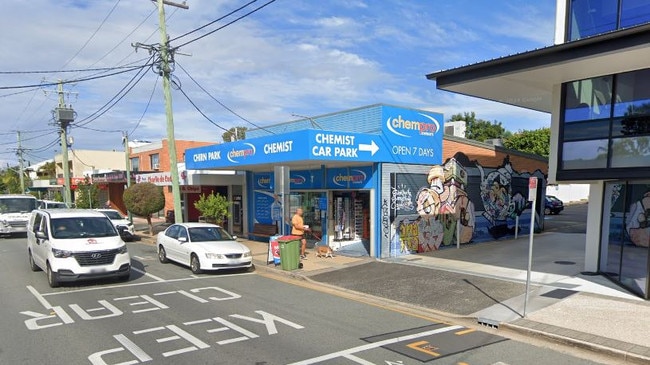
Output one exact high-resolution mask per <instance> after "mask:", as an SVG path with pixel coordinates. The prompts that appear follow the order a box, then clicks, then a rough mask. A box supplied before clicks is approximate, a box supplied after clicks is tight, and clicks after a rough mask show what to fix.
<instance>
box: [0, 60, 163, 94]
mask: <svg viewBox="0 0 650 365" xmlns="http://www.w3.org/2000/svg"><path fill="white" fill-rule="evenodd" d="M148 66H151V65H150V64H147V65H142V66H134V67H131V68H128V69H126V70H122V71H119V72H113V73H110V74H107V75H104V76H94V77H86V78H80V79H75V80H66V81H60V82H48V83H42V84H38V85H17V86H0V90H12V89H27V88H42V87H44V86H55V85H59V84H73V83H77V82H84V81H92V80H97V79H103V78H106V77H109V76H115V75H120V74H123V73H127V72H130V71H133V70H137V69H139V68H144V67H148Z"/></svg>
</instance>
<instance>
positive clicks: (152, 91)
mask: <svg viewBox="0 0 650 365" xmlns="http://www.w3.org/2000/svg"><path fill="white" fill-rule="evenodd" d="M159 79H160V76H158V77H157V78H156V82H155V83H154V84H153V88H152V89H151V95H149V101H147V106H146V107H145V108H144V111H143V112H142V115H141V116H140V119H139V120H138V123H136V125H135V127H133V129H132V130H131V133H129V134H127V135H126V136H127V137H129V136H131V135H132V134H133V132H135V130H136V129H138V127H139V126H140V123H141V122H142V119H143V118H144V116H145V114H147V110H149V105H150V104H151V100H152V99H153V94H154V92H155V91H156V86H158V80H159Z"/></svg>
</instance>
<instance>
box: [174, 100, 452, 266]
mask: <svg viewBox="0 0 650 365" xmlns="http://www.w3.org/2000/svg"><path fill="white" fill-rule="evenodd" d="M442 136H443V116H442V114H439V113H433V112H429V111H424V110H415V109H406V108H399V107H394V106H388V105H383V104H377V105H371V106H367V107H363V108H358V109H353V110H348V111H343V112H338V113H332V114H328V115H323V116H319V117H313V118H308V119H302V120H297V121H293V122H288V123H283V124H278V125H274V126H268V127H264V128H263V129H255V130H249V131H247V136H246V139H245V140H241V141H235V142H229V143H222V144H216V145H212V146H204V147H198V148H193V149H188V150H186V151H185V163H186V166H187V168H188V169H191V170H236V171H245V176H246V179H245V180H246V182H245V186H244V188H243V203H242V206H243V217H244V218H243V219H244V222H245V229H244V230H245V232H246V234H245V235H247V236H248V237H249V238H251V239H257V240H268V239H269V238H268V234H269V233H279V234H283V233H286V234H289V232H290V221H291V217H292V215H293V214H294V213H295V210H296V209H297V208H298V207H300V208H302V209H303V212H304V213H303V219H304V222H305V224H306V225H309V227H310V228H311V231H312V233H311V234H310V235H308V237H307V238H308V240H310V241H312V242H313V243H315V244H328V245H330V246H331V247H332V248H333V249H334V250H336V251H340V252H341V253H344V254H345V253H349V254H351V255H360V256H361V255H365V256H371V257H378V258H379V257H388V256H392V255H395V254H399V253H397V252H396V251H395V249H394V248H395V247H400V246H402V247H403V245H404V243H402V240H401V239H400V237H402V236H403V237H406V236H408V235H409V234H412V233H413V232H405V231H404V229H403V228H401V227H402V226H400V227H398V226H396V225H395V224H394V223H395V222H396V221H397V220H398V219H401V220H403V219H404V217H401V218H400V216H401V215H400V211H404V210H409V211H413V212H415V209H416V206H417V205H418V202H417V201H416V197H417V193H418V190H419V189H420V188H422V187H424V186H420V185H426V187H428V182H427V176H428V174H429V171H430V169H431V167H432V166H433V165H440V164H441V162H442ZM414 177H415V179H414ZM416 234H417V232H416ZM391 242H392V243H391ZM396 242H397V243H396ZM391 247H392V248H391ZM401 252H402V253H407V252H406V251H401Z"/></svg>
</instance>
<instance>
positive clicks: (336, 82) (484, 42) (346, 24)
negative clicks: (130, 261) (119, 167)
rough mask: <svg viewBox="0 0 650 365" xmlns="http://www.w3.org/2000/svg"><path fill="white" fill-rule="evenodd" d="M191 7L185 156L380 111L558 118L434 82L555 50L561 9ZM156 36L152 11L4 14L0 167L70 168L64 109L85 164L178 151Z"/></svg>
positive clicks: (537, 123) (144, 2) (74, 8)
mask: <svg viewBox="0 0 650 365" xmlns="http://www.w3.org/2000/svg"><path fill="white" fill-rule="evenodd" d="M177 2H178V3H180V2H182V1H181V0H177ZM185 3H186V5H187V6H189V9H181V8H176V7H172V6H165V15H166V22H165V25H166V30H167V34H168V35H169V38H170V40H171V41H170V45H171V46H172V47H175V48H176V54H175V57H174V60H175V61H176V62H175V67H174V70H173V73H172V81H173V82H172V91H171V94H172V110H173V120H174V137H175V139H177V140H179V139H180V140H198V141H208V142H215V143H219V142H222V141H223V139H222V134H223V132H224V131H225V130H228V129H230V128H232V127H247V128H249V129H254V128H258V127H264V126H268V125H273V124H277V123H284V122H288V121H292V120H297V119H303V118H302V117H298V116H307V117H317V116H319V115H324V114H329V113H334V112H339V111H343V110H347V109H354V108H359V107H363V106H367V105H372V104H377V103H383V104H389V105H395V106H399V107H405V108H415V109H423V110H429V111H434V112H439V113H442V114H443V115H444V118H445V120H447V119H448V118H449V117H451V116H452V115H453V114H458V113H464V112H474V113H476V117H477V118H480V119H484V120H488V121H498V122H500V123H501V124H502V126H503V127H504V128H505V129H506V130H509V131H512V132H517V131H519V130H533V129H539V128H543V127H548V126H550V115H549V114H546V113H539V112H534V111H529V110H526V109H522V108H517V107H512V106H507V105H504V104H500V103H495V102H489V101H485V100H481V99H477V98H471V97H466V96H462V95H457V94H454V93H450V92H446V91H441V90H437V89H436V83H435V81H431V80H427V78H426V75H427V74H430V73H432V72H436V71H440V70H446V69H451V68H455V67H459V66H464V65H468V64H473V63H477V62H481V61H486V60H490V59H494V58H499V57H503V56H507V55H511V54H516V53H520V52H525V51H529V50H533V49H537V48H541V47H546V46H550V45H552V43H553V34H554V19H555V3H556V2H555V1H554V0H539V1H534V2H532V1H528V0H489V1H487V0H455V1H442V0H420V1H418V0H412V1H398V0H327V1H318V0H275V1H273V0H258V1H254V0H186V2H185ZM249 3H250V4H249ZM246 4H249V5H248V6H246V7H244V6H245V5H246ZM241 7H244V8H243V9H242V10H239V11H236V10H237V9H239V8H241ZM256 9H257V10H256ZM255 10H256V11H255ZM229 13H233V14H232V15H230V16H228V17H225V18H223V17H224V16H226V15H228V14H229ZM247 13H250V14H249V15H246V14H247ZM240 17H241V19H239V20H237V18H240ZM220 18H223V19H222V20H219V19H220ZM229 23H230V24H229ZM159 28H160V27H159V16H158V10H157V6H156V3H155V2H152V1H150V0H92V1H91V0H14V1H11V2H10V3H8V4H5V5H4V6H3V9H2V12H0V30H1V31H2V34H4V37H3V39H2V41H1V44H2V48H3V51H4V52H3V55H2V57H0V137H2V138H0V163H1V166H2V167H3V168H4V167H6V166H7V164H9V165H10V166H17V165H18V154H17V152H18V151H19V150H20V151H22V152H23V154H22V156H23V159H24V161H25V165H27V164H35V163H38V162H41V161H43V160H47V159H52V158H53V157H54V155H55V154H57V153H60V152H61V147H60V143H59V142H60V138H59V135H58V132H57V131H58V126H57V125H56V124H55V123H54V121H55V120H54V118H53V110H54V109H55V108H56V107H57V106H58V104H59V100H60V96H62V97H63V99H64V103H65V105H66V106H69V107H72V108H73V109H74V110H75V112H76V117H75V120H74V122H73V123H72V124H71V126H70V129H69V136H71V137H72V139H73V141H72V145H71V147H70V148H71V149H72V150H115V151H123V150H124V146H123V143H122V137H123V136H124V135H127V136H128V138H129V140H130V141H133V140H146V141H160V140H161V139H164V138H167V136H168V132H167V119H166V115H165V99H164V95H163V87H162V84H163V82H162V81H163V80H162V78H161V77H160V76H159V75H158V73H157V72H156V70H155V67H154V68H152V67H149V66H146V65H148V64H151V63H152V61H151V60H150V57H151V56H152V55H151V54H150V52H149V51H148V50H147V49H146V48H136V47H134V46H133V45H135V44H136V43H140V44H143V45H145V46H155V47H158V44H159V42H160V31H159ZM193 31H194V32H193ZM188 33H189V34H188ZM150 48H151V47H150ZM156 55H157V53H156V52H154V53H153V56H156ZM60 81H63V93H62V94H59V93H58V86H57V83H58V82H60ZM19 140H20V146H19V144H18V141H19Z"/></svg>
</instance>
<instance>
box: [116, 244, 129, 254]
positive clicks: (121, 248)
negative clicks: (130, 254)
mask: <svg viewBox="0 0 650 365" xmlns="http://www.w3.org/2000/svg"><path fill="white" fill-rule="evenodd" d="M126 252H127V250H126V245H124V246H122V247H120V248H118V249H117V253H118V254H121V253H126Z"/></svg>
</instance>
